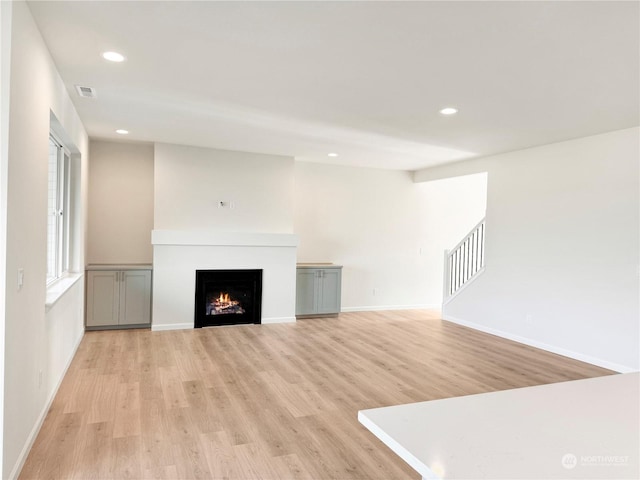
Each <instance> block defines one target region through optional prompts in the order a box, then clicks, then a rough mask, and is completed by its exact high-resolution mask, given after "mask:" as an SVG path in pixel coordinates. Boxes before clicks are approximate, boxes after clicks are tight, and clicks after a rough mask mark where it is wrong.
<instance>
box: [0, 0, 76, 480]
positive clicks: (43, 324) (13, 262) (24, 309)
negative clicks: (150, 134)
mask: <svg viewBox="0 0 640 480" xmlns="http://www.w3.org/2000/svg"><path fill="white" fill-rule="evenodd" d="M2 3H3V8H4V4H5V3H6V2H2ZM3 15H4V14H3ZM4 20H5V19H4V18H3V22H4ZM11 21H12V25H11V27H12V28H11V34H12V38H11V41H12V43H11V65H10V81H11V83H10V94H9V95H10V111H9V129H8V158H9V160H8V185H7V207H6V208H7V239H6V251H7V261H6V290H5V296H6V298H5V301H6V303H5V317H6V319H5V322H6V323H5V343H4V348H5V357H4V358H5V371H4V429H3V441H4V445H3V455H4V462H3V469H2V475H3V478H9V477H11V476H12V475H14V474H16V473H17V469H18V468H19V467H20V465H21V462H22V461H23V460H24V457H25V455H26V453H27V449H28V447H29V445H30V442H31V441H32V440H33V439H34V436H35V434H36V433H37V429H38V427H39V422H40V421H41V420H42V419H43V418H44V415H45V414H46V410H47V407H48V402H49V401H50V399H51V398H52V395H53V394H54V393H55V387H56V386H57V385H58V382H59V380H60V378H61V376H62V372H63V371H64V368H66V365H68V363H69V361H70V360H71V358H72V356H73V353H74V351H75V348H76V346H77V344H78V342H79V340H80V339H81V338H82V333H83V326H82V312H83V306H84V305H83V298H82V297H83V294H82V292H83V286H82V283H83V282H82V280H81V281H80V282H78V283H76V285H75V286H74V287H72V289H71V290H70V291H69V292H68V293H67V295H65V296H64V297H63V298H61V299H60V301H59V302H58V303H57V304H55V305H54V306H53V307H52V308H51V309H50V310H49V311H48V312H47V313H46V314H45V301H46V288H45V282H46V245H47V242H46V228H47V222H46V218H47V198H46V194H47V159H48V138H49V128H50V112H51V111H53V113H54V114H55V116H56V117H57V118H58V120H59V121H60V124H61V125H62V126H63V128H64V129H65V131H66V132H67V134H68V137H69V138H70V139H71V140H72V141H73V143H74V145H75V147H76V148H77V150H78V151H79V152H80V155H81V160H80V161H81V164H80V165H79V169H80V172H76V173H79V176H80V177H81V178H82V180H81V182H82V183H81V187H80V191H79V192H74V195H75V201H76V210H77V212H78V213H79V217H80V218H79V219H78V222H76V223H75V224H74V226H73V227H74V232H73V233H72V238H73V239H74V242H76V245H75V248H74V253H75V255H74V258H73V259H72V265H83V264H84V258H83V250H84V241H83V240H84V225H83V222H82V219H83V218H84V215H85V212H84V208H83V205H84V202H85V201H86V161H87V157H88V155H87V152H88V139H87V135H86V132H85V130H84V128H83V126H82V123H81V122H80V119H79V117H78V115H77V113H76V111H75V109H74V107H73V105H72V103H71V101H70V99H69V97H68V95H67V93H66V89H65V87H64V84H63V82H62V80H61V79H60V77H59V75H58V73H57V71H56V69H55V65H54V63H53V61H52V60H51V57H50V56H49V52H48V50H47V48H46V46H45V44H44V42H43V40H42V38H41V36H40V33H39V31H38V30H37V28H36V26H35V24H34V22H33V19H32V17H31V14H30V12H29V9H28V6H27V4H26V3H24V2H13V3H12V16H11ZM4 26H5V25H4V24H3V34H4ZM2 53H3V62H4V58H5V57H4V54H5V52H4V51H3V52H2ZM3 80H4V79H3ZM3 88H4V87H3ZM3 108H4V107H3ZM19 268H23V269H24V286H23V287H22V288H21V289H18V287H17V284H16V275H17V271H18V269H19ZM40 371H42V375H43V378H42V384H41V385H39V383H40V382H39V376H40Z"/></svg>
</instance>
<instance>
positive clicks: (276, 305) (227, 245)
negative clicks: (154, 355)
mask: <svg viewBox="0 0 640 480" xmlns="http://www.w3.org/2000/svg"><path fill="white" fill-rule="evenodd" d="M151 243H152V244H153V318H152V326H151V329H152V330H175V329H181V328H193V321H194V303H195V278H196V274H195V272H196V270H231V269H262V323H282V322H295V320H296V317H295V301H296V250H297V247H298V236H297V235H294V234H282V233H244V232H237V233H234V232H211V231H205V230H153V231H152V233H151Z"/></svg>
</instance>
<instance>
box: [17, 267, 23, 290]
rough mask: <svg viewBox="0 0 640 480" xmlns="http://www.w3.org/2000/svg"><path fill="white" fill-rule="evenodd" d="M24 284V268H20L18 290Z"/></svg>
mask: <svg viewBox="0 0 640 480" xmlns="http://www.w3.org/2000/svg"><path fill="white" fill-rule="evenodd" d="M23 285H24V268H19V269H18V290H20V289H21V288H22V286H23Z"/></svg>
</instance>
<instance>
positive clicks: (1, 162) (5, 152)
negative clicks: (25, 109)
mask: <svg viewBox="0 0 640 480" xmlns="http://www.w3.org/2000/svg"><path fill="white" fill-rule="evenodd" d="M11 11H12V3H11V2H0V392H2V394H0V472H3V465H4V461H3V451H4V448H3V437H4V435H2V432H4V342H5V294H6V277H7V264H6V260H7V250H6V246H7V171H8V165H9V148H8V146H9V99H10V90H9V83H10V79H11V74H10V72H11V61H10V60H11V25H12V20H11V17H12V13H11Z"/></svg>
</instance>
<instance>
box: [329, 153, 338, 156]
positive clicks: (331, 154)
mask: <svg viewBox="0 0 640 480" xmlns="http://www.w3.org/2000/svg"><path fill="white" fill-rule="evenodd" d="M328 156H329V157H337V156H338V154H337V153H333V152H332V153H330V154H329V155H328Z"/></svg>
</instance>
